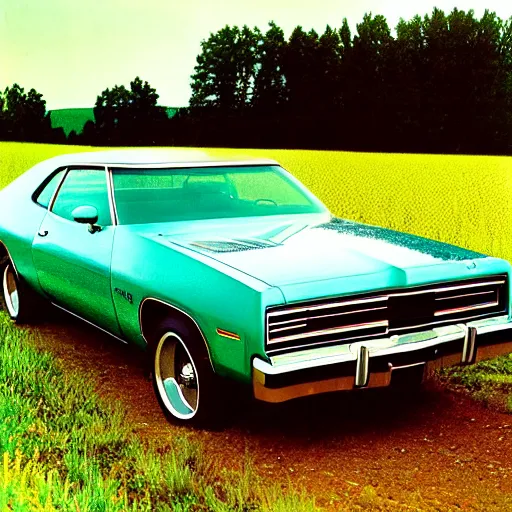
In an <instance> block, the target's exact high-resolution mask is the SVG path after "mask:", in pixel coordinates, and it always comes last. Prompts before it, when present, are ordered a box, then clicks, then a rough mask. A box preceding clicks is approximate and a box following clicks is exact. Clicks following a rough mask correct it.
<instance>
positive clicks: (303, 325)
mask: <svg viewBox="0 0 512 512" xmlns="http://www.w3.org/2000/svg"><path fill="white" fill-rule="evenodd" d="M307 325H308V324H298V325H289V326H287V327H279V328H278V329H270V330H269V333H270V332H280V331H289V330H290V329H299V328H301V327H307Z"/></svg>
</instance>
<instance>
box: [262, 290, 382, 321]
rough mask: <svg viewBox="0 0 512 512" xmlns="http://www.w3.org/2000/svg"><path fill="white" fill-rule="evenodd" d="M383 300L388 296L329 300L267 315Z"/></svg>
mask: <svg viewBox="0 0 512 512" xmlns="http://www.w3.org/2000/svg"><path fill="white" fill-rule="evenodd" d="M385 300H388V296H384V295H383V296H381V297H369V298H365V299H357V300H348V301H338V302H330V303H329V304H319V305H318V306H315V305H313V306H306V307H297V308H293V307H291V308H287V309H286V310H284V311H275V312H272V311H270V312H269V313H268V314H267V316H268V317H271V316H282V315H289V314H291V313H300V312H302V311H304V312H306V311H317V310H318V309H329V308H337V307H340V306H352V305H353V304H366V303H368V302H383V301H385Z"/></svg>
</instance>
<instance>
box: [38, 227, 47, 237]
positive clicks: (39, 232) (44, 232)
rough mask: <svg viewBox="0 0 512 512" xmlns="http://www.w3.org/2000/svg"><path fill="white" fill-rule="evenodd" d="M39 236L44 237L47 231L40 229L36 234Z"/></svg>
mask: <svg viewBox="0 0 512 512" xmlns="http://www.w3.org/2000/svg"><path fill="white" fill-rule="evenodd" d="M37 234H38V235H39V236H46V235H47V234H48V231H46V229H41V230H39V231H38V232H37Z"/></svg>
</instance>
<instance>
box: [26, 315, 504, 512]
mask: <svg viewBox="0 0 512 512" xmlns="http://www.w3.org/2000/svg"><path fill="white" fill-rule="evenodd" d="M34 332H35V333H37V334H38V336H36V339H37V344H38V345H39V346H40V347H42V348H44V349H48V350H50V351H51V352H53V354H54V355H55V356H56V357H57V358H58V359H60V360H61V361H62V362H63V364H64V365H65V366H67V367H68V368H69V369H72V370H76V371H79V372H82V373H83V374H84V375H85V376H91V377H94V378H95V379H96V380H97V382H98V384H99V385H98V391H99V392H100V394H103V395H107V396H110V397H113V398H115V399H118V400H120V401H121V402H122V403H123V404H124V405H125V407H126V409H127V411H128V414H129V416H130V418H131V419H132V420H133V421H134V422H135V423H136V424H137V430H138V432H139V434H140V435H141V436H146V437H151V438H156V439H157V441H161V442H162V443H164V442H166V441H167V440H169V438H170V437H172V436H173V435H174V434H176V433H177V432H179V433H189V434H190V435H191V437H192V438H193V439H196V440H199V441H200V442H201V443H202V444H203V446H204V449H205V451H206V453H207V455H208V456H209V457H211V458H213V459H215V460H217V462H218V463H219V464H221V465H225V466H227V467H234V468H236V467H240V466H241V465H242V464H243V463H244V460H245V458H246V456H247V455H249V456H250V458H252V460H253V462H254V465H255V467H256V468H257V471H258V473H259V474H260V476H261V477H262V478H263V479H268V480H269V481H272V482H276V481H279V482H282V483H283V485H284V486H287V485H290V484H291V485H292V486H294V487H296V488H303V489H305V490H306V492H307V493H308V494H310V495H312V496H314V497H315V499H316V502H317V504H318V505H320V506H323V507H326V508H328V509H332V510H336V509H337V508H338V507H342V506H343V503H344V502H346V497H347V496H360V495H361V493H362V492H363V495H365V496H366V501H367V502H369V505H368V507H369V509H372V508H374V507H373V506H372V502H374V503H375V507H376V506H377V504H380V505H382V504H384V505H385V506H386V508H387V506H391V507H394V506H397V505H400V504H402V505H403V510H411V508H410V507H413V508H412V509H422V510H424V509H426V510H512V416H509V415H505V414H500V413H497V412H493V411H490V410H487V409H485V408H483V407H481V406H480V405H478V404H476V403H474V402H471V401H470V400H468V399H467V398H464V397H462V396H460V395H457V394H453V393H449V392H446V391H444V390H442V389H439V388H437V387H436V386H435V384H432V385H430V386H427V388H426V389H425V390H424V391H422V392H420V393H419V394H417V395H415V396H413V397H412V398H411V397H410V398H405V397H403V396H401V395H397V394H393V393H390V392H389V390H385V391H384V392H362V393H353V394H344V395H343V394H342V395H340V394H337V395H329V396H323V397H315V398H313V399H306V400H300V401H295V402H290V403H287V404H282V405H280V406H272V407H270V406H266V405H264V404H257V403H252V404H250V405H249V406H246V407H245V408H242V409H241V410H240V411H239V413H238V414H237V418H236V420H235V421H234V423H233V424H232V425H231V426H230V427H228V428H227V429H226V430H224V431H222V432H205V431H190V430H189V429H185V428H183V427H176V426H173V425H171V424H169V423H168V422H167V421H166V420H165V419H164V417H163V415H162V414H161V412H160V409H159V407H158V404H157V402H156V399H155V398H154V395H153V391H152V387H151V383H150V382H149V381H148V380H147V378H146V377H145V375H144V371H143V365H142V363H141V357H140V354H139V353H137V352H134V351H133V350H131V349H130V348H129V347H127V346H126V345H123V344H122V343H120V342H118V341H116V340H114V339H112V338H110V337H109V336H107V335H103V334H102V333H101V332H99V331H97V330H96V329H93V328H92V327H89V326H88V325H86V324H84V323H82V322H80V321H76V320H74V319H73V318H71V317H69V316H67V315H63V314H62V315H61V314H58V315H56V316H55V318H53V319H52V321H51V323H48V324H44V325H42V326H39V327H38V328H37V329H34ZM368 485H371V486H373V488H374V489H375V491H376V495H377V498H375V496H374V495H373V494H372V493H370V494H368V493H366V494H365V493H364V491H363V488H364V487H365V486H368ZM370 491H371V489H370ZM386 504H387V505H386Z"/></svg>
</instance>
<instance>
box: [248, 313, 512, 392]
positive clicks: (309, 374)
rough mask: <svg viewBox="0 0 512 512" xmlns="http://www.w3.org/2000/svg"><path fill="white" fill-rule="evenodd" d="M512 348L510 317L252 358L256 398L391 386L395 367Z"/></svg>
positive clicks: (472, 358) (433, 365)
mask: <svg viewBox="0 0 512 512" xmlns="http://www.w3.org/2000/svg"><path fill="white" fill-rule="evenodd" d="M510 352H512V322H511V321H509V319H508V317H507V316H501V317H497V318H491V319H486V320H479V321H474V322H468V323H466V324H456V325H450V326H445V327H436V328H433V329H431V330H428V331H423V332H418V333H412V334H403V335H400V336H391V337H389V338H383V339H376V340H367V341H359V342H355V343H348V344H345V345H338V346H333V347H320V348H316V349H309V350H301V351H299V352H292V353H288V354H280V355H276V356H273V357H271V358H270V362H266V361H263V360H262V359H259V358H257V357H255V358H254V360H253V376H252V380H253V389H254V396H255V397H256V398H257V399H259V400H263V401H265V402H284V401H286V400H290V399H292V398H298V397H301V396H307V395H315V394H319V393H327V392H330V391H342V390H351V389H357V388H375V387H384V386H388V385H389V384H390V383H391V379H392V374H393V371H397V370H401V369H404V368H410V367H413V366H422V367H423V370H424V375H426V374H428V373H430V372H433V371H434V370H435V369H437V368H442V367H445V366H452V365H456V364H473V363H476V362H478V361H481V360H483V359H489V358H491V357H495V356H498V355H501V354H508V353H510Z"/></svg>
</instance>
